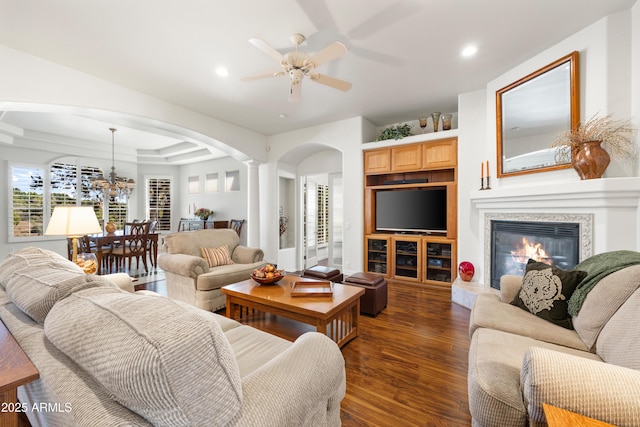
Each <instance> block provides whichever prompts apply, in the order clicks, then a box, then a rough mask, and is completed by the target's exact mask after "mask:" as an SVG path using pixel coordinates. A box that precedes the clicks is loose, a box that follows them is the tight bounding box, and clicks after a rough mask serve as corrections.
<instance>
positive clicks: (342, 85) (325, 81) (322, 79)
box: [309, 73, 351, 92]
mask: <svg viewBox="0 0 640 427" xmlns="http://www.w3.org/2000/svg"><path fill="white" fill-rule="evenodd" d="M309 77H311V80H313V81H314V82H316V83H320V84H322V85H325V86H329V87H332V88H334V89H338V90H342V91H345V92H346V91H348V90H349V89H351V83H349V82H346V81H344V80H340V79H336V78H335V77H329V76H327V75H325V74H318V73H313V74H310V75H309Z"/></svg>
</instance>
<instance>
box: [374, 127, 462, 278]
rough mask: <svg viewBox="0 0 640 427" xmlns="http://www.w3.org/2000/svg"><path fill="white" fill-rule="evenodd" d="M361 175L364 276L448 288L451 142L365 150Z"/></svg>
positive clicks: (453, 239)
mask: <svg viewBox="0 0 640 427" xmlns="http://www.w3.org/2000/svg"><path fill="white" fill-rule="evenodd" d="M364 173H365V177H364V203H365V209H364V234H365V257H364V260H365V262H364V263H365V265H364V268H365V271H370V272H375V273H379V274H383V275H385V276H386V277H390V278H394V279H398V280H404V281H410V282H415V283H419V284H425V283H427V284H442V285H450V284H451V283H452V282H453V281H454V280H455V278H456V276H457V259H456V254H457V222H458V210H457V200H458V194H457V138H445V139H440V140H431V141H425V142H419V143H414V144H393V145H387V146H382V147H377V148H372V149H367V150H365V151H364ZM407 248H412V249H411V250H412V251H413V250H414V249H413V248H415V252H411V251H409V252H407V251H408V249H407Z"/></svg>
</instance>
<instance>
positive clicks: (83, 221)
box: [44, 206, 102, 236]
mask: <svg viewBox="0 0 640 427" xmlns="http://www.w3.org/2000/svg"><path fill="white" fill-rule="evenodd" d="M101 232H102V227H100V223H99V222H98V218H96V214H95V212H94V211H93V208H92V207H91V206H56V207H55V209H54V210H53V215H51V219H50V220H49V225H48V226H47V231H45V233H44V234H46V235H47V236H83V235H85V234H92V233H101Z"/></svg>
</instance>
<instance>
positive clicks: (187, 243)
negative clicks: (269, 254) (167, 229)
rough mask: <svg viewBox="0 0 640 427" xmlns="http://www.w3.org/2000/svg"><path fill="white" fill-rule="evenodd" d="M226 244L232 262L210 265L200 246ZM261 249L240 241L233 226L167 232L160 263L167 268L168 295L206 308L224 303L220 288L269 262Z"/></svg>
mask: <svg viewBox="0 0 640 427" xmlns="http://www.w3.org/2000/svg"><path fill="white" fill-rule="evenodd" d="M222 245H226V246H227V248H229V252H230V254H231V259H232V261H233V263H232V264H228V265H220V266H216V267H209V264H208V263H207V261H206V259H205V258H204V257H203V256H202V252H201V248H203V247H205V248H216V247H220V246H222ZM263 257H264V253H263V252H262V249H258V248H249V247H246V246H242V245H240V238H239V237H238V234H237V233H236V232H235V231H233V230H231V229H209V230H197V231H183V232H178V233H172V234H169V235H167V236H164V242H163V244H162V253H161V254H160V255H159V256H158V267H160V268H161V269H162V270H164V272H165V275H166V280H167V295H168V296H169V298H172V299H176V300H178V301H183V302H186V303H188V304H191V305H194V306H196V307H198V308H201V309H203V310H207V311H216V310H219V309H221V308H224V306H225V300H226V299H225V296H224V295H223V294H222V292H221V291H220V288H221V287H222V286H225V285H229V284H231V283H237V282H240V281H242V280H246V279H248V278H249V277H251V272H253V270H255V269H256V268H260V267H263V266H264V265H266V263H265V262H263V261H262V258H263Z"/></svg>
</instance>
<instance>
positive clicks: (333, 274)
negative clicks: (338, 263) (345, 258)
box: [302, 265, 344, 283]
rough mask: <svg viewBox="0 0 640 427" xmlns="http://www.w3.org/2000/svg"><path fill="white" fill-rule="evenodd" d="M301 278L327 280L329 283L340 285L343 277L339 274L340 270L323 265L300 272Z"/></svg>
mask: <svg viewBox="0 0 640 427" xmlns="http://www.w3.org/2000/svg"><path fill="white" fill-rule="evenodd" d="M302 277H308V278H311V279H319V280H328V281H330V282H337V283H341V282H342V279H343V278H344V276H343V275H342V273H340V270H338V269H337V268H333V267H325V266H323V265H316V266H314V267H311V268H307V269H306V270H305V271H303V272H302Z"/></svg>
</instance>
